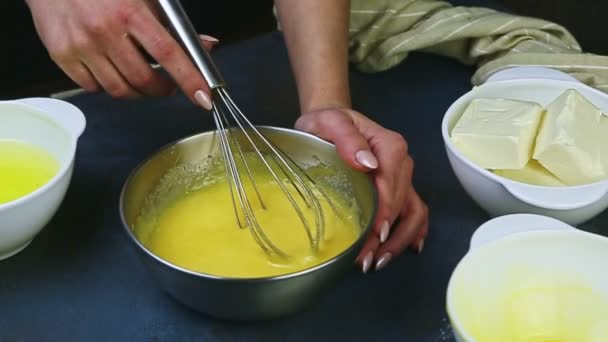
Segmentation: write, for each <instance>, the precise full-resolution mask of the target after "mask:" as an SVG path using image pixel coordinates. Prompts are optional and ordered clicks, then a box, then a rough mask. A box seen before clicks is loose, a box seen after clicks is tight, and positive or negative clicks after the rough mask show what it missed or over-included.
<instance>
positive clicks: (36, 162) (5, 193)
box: [0, 140, 60, 204]
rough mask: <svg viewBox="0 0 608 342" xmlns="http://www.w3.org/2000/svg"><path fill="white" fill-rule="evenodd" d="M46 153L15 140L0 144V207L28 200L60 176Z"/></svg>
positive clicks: (56, 163) (57, 166)
mask: <svg viewBox="0 0 608 342" xmlns="http://www.w3.org/2000/svg"><path fill="white" fill-rule="evenodd" d="M59 168H60V165H59V162H58V161H57V160H56V159H55V158H54V157H53V156H52V155H51V154H50V153H49V152H47V151H46V150H45V149H42V148H40V147H38V146H35V145H33V144H30V143H26V142H22V141H16V140H0V204H3V203H8V202H11V201H14V200H16V199H19V198H21V197H24V196H27V195H28V194H30V193H32V192H34V191H36V190H37V189H38V188H40V187H42V186H43V185H44V184H46V183H47V182H49V181H50V180H51V179H52V178H53V177H54V176H55V175H56V174H57V172H59Z"/></svg>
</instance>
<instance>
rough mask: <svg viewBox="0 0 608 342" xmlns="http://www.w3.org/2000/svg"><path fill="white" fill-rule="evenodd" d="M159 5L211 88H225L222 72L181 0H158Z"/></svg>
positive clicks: (176, 36)
mask: <svg viewBox="0 0 608 342" xmlns="http://www.w3.org/2000/svg"><path fill="white" fill-rule="evenodd" d="M158 3H159V5H160V7H161V9H162V11H163V13H164V14H165V16H166V18H167V20H168V21H169V25H170V26H171V29H172V30H173V33H174V35H175V38H176V39H177V40H178V42H179V43H180V44H181V45H182V47H183V48H184V49H185V50H186V52H187V53H188V55H189V56H190V59H191V60H192V62H193V63H194V64H195V65H196V67H197V68H198V69H199V70H200V72H201V73H202V74H203V77H205V80H206V81H207V84H209V87H210V88H211V89H214V88H217V87H222V86H224V85H225V82H224V79H223V78H222V75H221V74H220V71H219V70H218V68H217V66H216V65H215V63H214V62H213V59H212V58H211V55H209V53H208V52H207V50H205V49H204V48H203V47H202V45H201V43H200V41H199V38H198V34H197V33H196V30H195V29H194V25H192V22H191V21H190V18H188V15H187V14H186V11H184V8H183V7H182V5H181V3H180V2H179V0H158Z"/></svg>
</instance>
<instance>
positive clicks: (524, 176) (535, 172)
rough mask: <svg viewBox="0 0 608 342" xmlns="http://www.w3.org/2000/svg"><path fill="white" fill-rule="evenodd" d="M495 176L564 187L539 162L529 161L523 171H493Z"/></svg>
mask: <svg viewBox="0 0 608 342" xmlns="http://www.w3.org/2000/svg"><path fill="white" fill-rule="evenodd" d="M493 172H494V173H495V174H497V175H499V176H501V177H505V178H508V179H511V180H514V181H517V182H521V183H527V184H532V185H541V186H564V185H565V184H564V183H563V182H562V181H560V180H559V179H558V178H557V177H555V175H553V174H552V173H551V172H549V171H548V170H547V169H545V168H544V167H543V166H542V165H540V163H539V162H537V161H536V160H534V159H530V162H528V164H526V166H525V167H524V168H523V169H519V170H494V171H493Z"/></svg>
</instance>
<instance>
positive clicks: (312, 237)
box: [216, 87, 325, 252]
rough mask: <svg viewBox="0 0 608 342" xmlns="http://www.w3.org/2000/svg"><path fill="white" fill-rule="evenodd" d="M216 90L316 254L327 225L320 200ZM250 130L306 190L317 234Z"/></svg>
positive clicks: (261, 135)
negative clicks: (289, 207) (280, 192)
mask: <svg viewBox="0 0 608 342" xmlns="http://www.w3.org/2000/svg"><path fill="white" fill-rule="evenodd" d="M216 89H217V93H218V95H219V97H220V99H221V100H222V101H223V103H225V104H226V106H227V107H228V112H229V113H230V114H231V116H232V117H233V119H234V121H235V122H236V123H237V125H238V126H239V127H240V128H241V131H242V132H243V135H244V136H245V137H246V138H247V140H248V141H249V143H250V144H251V146H252V147H253V149H254V151H255V152H256V154H257V155H258V156H259V157H260V160H261V161H262V163H263V164H264V166H265V167H266V168H267V170H268V171H269V172H270V174H271V175H272V177H273V178H274V180H275V181H276V182H277V184H278V185H279V187H280V188H281V190H282V191H283V193H284V194H285V196H286V198H287V199H288V200H289V202H290V203H291V204H292V206H293V208H294V210H295V211H296V213H297V214H298V216H299V217H300V220H301V221H302V223H303V225H304V228H305V230H306V234H307V237H308V239H309V241H310V243H311V246H312V249H313V251H315V252H316V251H317V250H318V246H319V243H320V238H321V232H323V231H324V228H323V226H324V223H325V222H324V220H323V215H322V211H323V210H322V208H321V204H320V203H319V201H318V199H317V198H316V197H315V195H314V193H313V192H312V190H311V189H309V188H307V187H306V184H305V183H304V180H302V178H301V177H300V176H299V175H298V174H297V173H296V172H295V171H294V170H293V168H291V166H290V165H289V164H288V163H287V162H286V161H285V159H284V158H283V157H282V156H281V155H280V154H279V152H278V151H277V149H276V147H275V146H274V145H273V144H272V143H271V142H270V141H268V139H266V137H264V135H263V134H261V133H260V132H259V130H258V129H257V128H256V127H255V126H254V125H253V124H252V123H251V122H250V121H249V120H248V119H247V117H246V116H245V115H244V114H243V113H242V112H241V110H240V109H239V108H238V106H237V105H236V104H235V103H234V101H232V99H231V98H230V96H229V95H228V93H227V92H226V91H225V89H223V88H222V87H218V88H216ZM243 122H244V123H243ZM245 125H247V126H248V128H245ZM248 130H251V131H252V132H254V133H255V135H256V136H257V138H258V139H259V140H260V141H262V142H263V143H264V145H265V146H266V147H267V148H269V149H270V151H271V152H272V153H274V156H276V157H277V158H278V159H279V160H280V161H281V163H282V164H279V165H283V166H284V167H285V168H287V169H288V171H289V173H288V172H285V170H284V169H283V168H281V170H282V172H283V173H284V174H285V175H286V178H287V179H288V180H289V181H290V182H292V183H293V184H294V187H296V185H295V183H294V179H295V181H296V183H298V185H299V187H300V188H301V189H303V190H304V191H298V193H300V195H301V196H302V198H303V199H304V201H305V202H308V203H311V204H312V205H313V207H314V210H313V212H314V213H315V226H316V227H315V228H316V234H313V233H312V229H311V227H310V225H309V223H308V220H307V219H306V217H305V215H304V213H303V212H302V210H301V209H300V206H299V205H298V204H297V202H296V200H295V199H294V198H293V196H292V195H291V193H290V192H289V190H288V189H287V188H286V187H285V185H284V184H283V181H282V180H281V179H280V178H279V176H278V175H277V174H276V172H275V171H274V170H273V168H272V167H271V166H270V164H269V163H268V161H267V160H266V158H265V157H264V155H263V153H262V152H261V151H260V149H259V147H258V146H257V144H256V143H255V142H254V141H253V138H252V137H251V135H250V134H249V133H248ZM290 175H291V176H293V178H292V177H290ZM304 194H305V195H304Z"/></svg>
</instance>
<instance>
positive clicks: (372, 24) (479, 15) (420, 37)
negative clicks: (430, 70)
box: [350, 0, 608, 92]
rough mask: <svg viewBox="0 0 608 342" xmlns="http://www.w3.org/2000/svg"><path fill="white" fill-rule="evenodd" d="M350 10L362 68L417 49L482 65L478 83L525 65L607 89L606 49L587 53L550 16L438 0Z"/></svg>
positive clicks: (381, 65)
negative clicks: (465, 5) (547, 18)
mask: <svg viewBox="0 0 608 342" xmlns="http://www.w3.org/2000/svg"><path fill="white" fill-rule="evenodd" d="M350 18H351V20H350V58H351V61H352V62H353V63H354V64H355V65H356V67H357V68H358V69H360V70H362V71H367V72H375V71H381V70H386V69H389V68H391V67H393V66H395V65H396V64H398V63H400V62H402V61H403V60H404V59H405V58H406V57H407V56H408V54H409V53H410V52H411V51H415V50H419V51H425V52H429V53H435V54H439V55H444V56H449V57H453V58H456V59H458V60H460V61H461V62H463V63H466V64H475V65H477V66H478V69H477V71H476V72H475V74H474V75H473V78H472V80H471V81H472V83H473V84H474V85H478V84H481V83H483V82H484V81H485V80H486V79H487V78H488V77H489V76H491V75H492V74H493V73H495V72H496V71H499V70H501V69H504V68H508V67H512V66H521V65H527V66H544V67H550V68H554V69H557V70H561V71H564V72H566V73H568V74H570V75H571V76H573V77H575V78H577V79H578V80H580V81H582V82H584V83H586V84H588V85H590V86H592V87H595V88H597V89H599V90H602V91H604V92H608V57H606V56H599V55H592V54H588V53H583V52H582V51H581V47H580V45H579V44H578V42H577V41H576V39H575V38H574V37H573V36H572V35H571V34H570V33H569V32H568V30H566V29H565V28H564V27H562V26H560V25H557V24H555V23H552V22H549V21H545V20H541V19H536V18H530V17H524V16H517V15H511V14H507V13H502V12H498V11H494V10H491V9H488V8H478V7H453V6H452V5H450V4H449V3H447V2H443V1H437V0H352V1H351V16H350Z"/></svg>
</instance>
